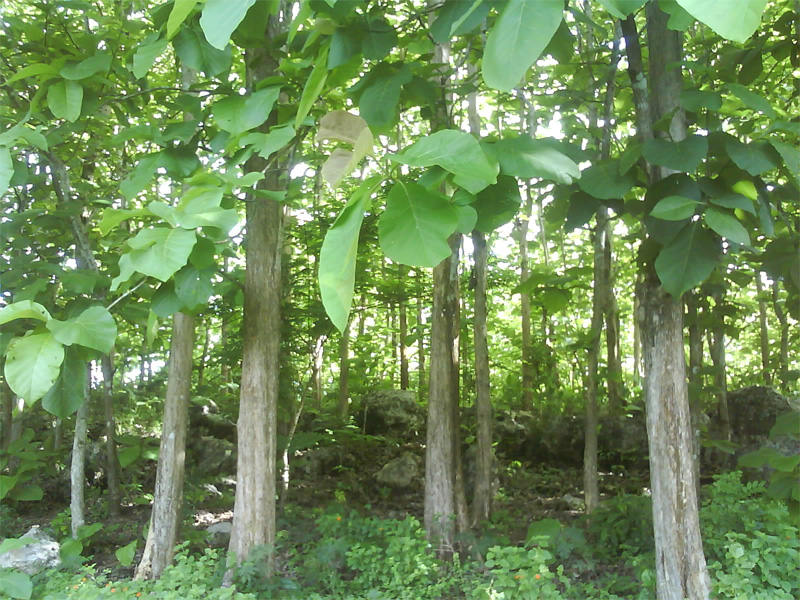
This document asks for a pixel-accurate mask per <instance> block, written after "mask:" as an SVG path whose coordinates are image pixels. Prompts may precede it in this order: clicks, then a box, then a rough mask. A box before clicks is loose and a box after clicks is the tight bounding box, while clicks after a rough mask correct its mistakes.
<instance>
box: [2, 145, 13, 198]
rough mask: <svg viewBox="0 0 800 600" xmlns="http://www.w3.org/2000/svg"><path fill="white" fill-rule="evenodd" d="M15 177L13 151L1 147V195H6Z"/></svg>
mask: <svg viewBox="0 0 800 600" xmlns="http://www.w3.org/2000/svg"><path fill="white" fill-rule="evenodd" d="M13 176H14V161H13V160H12V159H11V151H10V150H9V149H8V148H6V147H5V146H0V194H5V193H6V190H7V189H8V185H9V184H10V183H11V178H12V177H13Z"/></svg>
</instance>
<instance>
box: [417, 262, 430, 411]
mask: <svg viewBox="0 0 800 600" xmlns="http://www.w3.org/2000/svg"><path fill="white" fill-rule="evenodd" d="M415 279H416V286H417V299H416V305H417V380H418V381H417V391H418V394H419V398H420V400H421V399H422V398H425V397H427V390H426V381H425V379H426V375H425V314H424V313H423V310H422V306H423V303H424V301H425V300H424V294H425V293H424V291H423V287H422V273H421V272H420V271H419V270H418V271H417V275H416V277H415Z"/></svg>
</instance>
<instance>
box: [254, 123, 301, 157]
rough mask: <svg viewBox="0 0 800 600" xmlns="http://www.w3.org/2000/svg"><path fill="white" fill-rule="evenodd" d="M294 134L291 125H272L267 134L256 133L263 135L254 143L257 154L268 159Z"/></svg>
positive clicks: (291, 138) (292, 137)
mask: <svg viewBox="0 0 800 600" xmlns="http://www.w3.org/2000/svg"><path fill="white" fill-rule="evenodd" d="M295 134H296V132H295V130H294V127H292V126H291V125H284V126H282V127H273V128H272V129H270V130H269V133H267V134H256V135H263V136H264V137H263V138H262V139H261V140H260V143H258V144H254V147H255V148H256V150H258V155H259V156H260V157H261V158H265V159H268V158H269V157H270V156H272V155H273V154H275V153H276V152H277V151H278V150H280V149H282V148H284V147H285V146H286V145H287V144H288V143H289V142H291V141H292V140H293V139H294V136H295Z"/></svg>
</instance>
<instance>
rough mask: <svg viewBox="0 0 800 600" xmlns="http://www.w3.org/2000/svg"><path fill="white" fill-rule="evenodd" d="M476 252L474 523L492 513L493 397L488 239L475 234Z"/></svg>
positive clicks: (475, 232) (473, 238)
mask: <svg viewBox="0 0 800 600" xmlns="http://www.w3.org/2000/svg"><path fill="white" fill-rule="evenodd" d="M472 246H473V248H474V253H475V317H474V322H473V323H474V331H475V334H474V335H475V414H476V419H477V432H476V438H477V449H476V450H477V452H476V461H475V490H474V493H473V500H472V524H473V525H477V524H478V523H480V522H481V521H486V520H488V519H489V515H490V514H491V510H492V397H491V389H490V387H489V344H488V339H487V338H488V331H487V324H486V321H487V317H488V307H487V302H486V272H487V262H488V261H487V249H486V237H485V236H484V234H483V233H481V232H479V231H477V230H476V231H473V232H472Z"/></svg>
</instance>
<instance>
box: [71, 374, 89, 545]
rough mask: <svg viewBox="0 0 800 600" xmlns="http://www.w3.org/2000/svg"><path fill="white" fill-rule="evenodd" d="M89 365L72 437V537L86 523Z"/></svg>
mask: <svg viewBox="0 0 800 600" xmlns="http://www.w3.org/2000/svg"><path fill="white" fill-rule="evenodd" d="M88 421H89V365H88V364H87V365H86V382H85V384H84V394H83V404H81V406H80V408H79V409H78V412H77V413H76V414H75V433H74V435H73V437H72V462H71V463H70V469H69V479H70V495H69V497H70V501H69V510H70V515H71V531H72V537H73V538H76V539H77V538H78V529H79V528H80V527H83V526H84V525H85V524H86V500H85V489H86V440H87V436H88V431H89V424H88Z"/></svg>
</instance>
